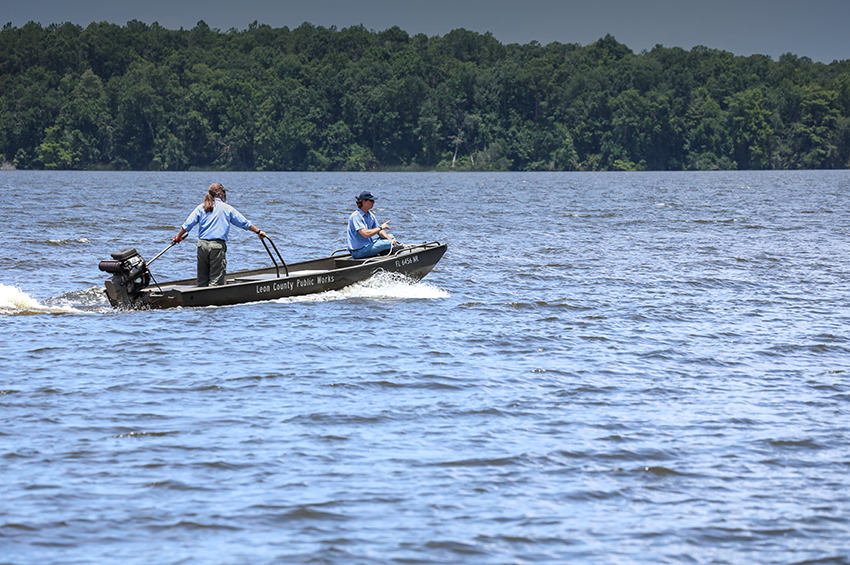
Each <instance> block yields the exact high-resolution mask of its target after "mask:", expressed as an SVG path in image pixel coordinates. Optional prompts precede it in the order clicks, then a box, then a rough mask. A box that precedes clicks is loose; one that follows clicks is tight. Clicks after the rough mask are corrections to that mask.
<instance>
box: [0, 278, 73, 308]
mask: <svg viewBox="0 0 850 565" xmlns="http://www.w3.org/2000/svg"><path fill="white" fill-rule="evenodd" d="M50 300H51V301H54V302H57V303H56V304H53V305H51V304H41V303H40V302H39V301H38V300H36V299H35V298H33V297H31V296H30V295H29V294H27V293H26V292H24V291H23V290H21V289H19V288H17V287H14V286H8V285H5V284H0V315H6V316H28V315H33V314H83V313H85V312H84V311H83V310H79V309H77V308H75V307H74V306H71V304H70V303H68V302H67V301H66V300H61V297H60V298H59V299H56V298H52V299H50Z"/></svg>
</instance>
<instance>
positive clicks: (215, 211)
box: [174, 182, 266, 286]
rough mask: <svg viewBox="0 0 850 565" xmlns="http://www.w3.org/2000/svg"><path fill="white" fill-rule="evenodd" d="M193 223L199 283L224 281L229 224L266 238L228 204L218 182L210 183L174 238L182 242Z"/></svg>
mask: <svg viewBox="0 0 850 565" xmlns="http://www.w3.org/2000/svg"><path fill="white" fill-rule="evenodd" d="M195 224H198V286H218V285H223V284H224V278H225V274H226V271H227V257H226V255H227V234H228V233H230V224H233V225H234V226H237V227H240V228H242V229H243V230H249V231H252V232H254V233H255V234H257V235H259V236H260V239H263V238H264V237H266V232H263V231H260V230H259V229H257V228H256V227H255V226H254V224H252V223H251V222H249V221H248V220H247V219H246V218H245V216H243V215H242V214H240V213H239V211H238V210H237V209H236V208H234V207H233V206H231V205H230V204H227V192H226V191H225V190H224V187H223V186H221V184H220V183H217V182H214V183H212V184H211V185H210V189H209V191H208V192H207V194H206V195H205V196H204V201H203V202H202V203H201V204H199V205H198V207H197V208H195V209H194V210H193V211H192V213H191V214H189V217H188V218H186V221H185V222H183V225H182V226H181V227H180V232H178V234H177V235H175V236H174V241H175V242H176V243H180V242H181V241H183V239H184V238H185V237H186V236H187V235H189V230H191V229H192V228H193V227H194V226H195Z"/></svg>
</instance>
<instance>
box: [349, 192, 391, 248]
mask: <svg viewBox="0 0 850 565" xmlns="http://www.w3.org/2000/svg"><path fill="white" fill-rule="evenodd" d="M355 199H356V200H357V210H355V211H354V212H352V213H351V216H349V218H348V251H349V252H350V253H351V256H352V257H354V258H355V259H365V258H366V257H374V256H375V255H378V254H380V253H383V252H385V251H389V250H390V249H391V248H392V247H393V246H394V245H401V244H400V243H399V242H397V241H396V240H395V239H393V236H392V234H389V233H387V231H386V230H387V228H388V227H389V222H384V223H383V224H380V225H379V224H378V220H377V219H376V218H375V215H374V214H373V213H372V212H371V210H372V206H374V205H375V196H373V195H372V193H371V192H369V191H363V192H361V193H360V195H359V196H357V197H355Z"/></svg>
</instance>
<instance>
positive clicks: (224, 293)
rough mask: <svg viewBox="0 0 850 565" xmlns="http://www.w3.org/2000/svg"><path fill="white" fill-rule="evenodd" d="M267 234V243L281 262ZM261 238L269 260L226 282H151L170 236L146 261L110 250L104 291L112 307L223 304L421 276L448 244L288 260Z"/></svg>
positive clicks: (131, 252) (342, 251)
mask: <svg viewBox="0 0 850 565" xmlns="http://www.w3.org/2000/svg"><path fill="white" fill-rule="evenodd" d="M266 240H268V241H269V242H270V243H271V244H272V247H273V248H274V250H275V252H276V253H277V256H278V259H279V260H280V264H278V260H277V259H275V257H274V255H273V254H272V253H271V250H269V247H268V245H267V244H266ZM262 242H263V245H264V246H265V247H266V251H268V253H269V257H271V259H272V263H273V265H272V266H268V267H263V268H259V269H249V270H243V271H236V272H233V273H228V274H227V275H226V277H225V284H223V285H220V286H207V287H199V286H197V282H198V281H197V279H182V280H176V281H169V282H162V283H160V282H156V280H155V278H154V277H153V276H152V274H151V271H150V264H151V263H153V262H154V261H155V260H156V259H157V258H159V257H160V256H161V255H162V254H163V253H165V251H167V250H168V249H169V248H170V247H171V246H173V245H174V244H175V242H172V244H171V245H169V247H166V248H165V249H163V250H162V251H161V252H160V253H159V254H158V255H156V256H155V257H154V258H153V259H151V260H150V261H148V262H146V261H145V260H144V258H143V257H142V256H141V255H140V254H139V253H138V252H137V251H136V249H135V248H127V249H122V250H121V251H117V252H115V253H111V256H112V259H111V260H106V261H101V262H100V263H99V265H98V267H99V269H100V270H101V271H104V272H106V273H109V274H110V275H112V276H111V277H110V278H108V279H106V281H105V283H104V284H105V287H106V296H107V298H108V299H109V303H110V304H111V305H112V306H113V307H114V308H122V309H136V310H147V309H164V308H177V307H192V306H228V305H233V304H244V303H247V302H259V301H265V300H275V299H278V298H287V297H292V296H302V295H306V294H314V293H318V292H326V291H329V290H339V289H342V288H345V287H347V286H350V285H352V284H354V283H357V282H360V281H364V280H366V279H368V278H370V277H372V276H373V275H375V274H376V273H381V272H386V273H399V274H402V275H404V276H406V277H408V278H410V279H412V280H415V281H416V280H420V279H422V278H423V277H424V276H425V275H427V274H428V273H429V272H430V271H431V269H433V268H434V266H435V265H436V264H437V262H438V261H439V260H440V259H441V258H442V257H443V255H444V254H445V252H446V249H447V248H448V246H447V244H445V243H440V242H439V241H431V242H424V243H419V244H413V245H398V246H394V247H393V248H392V249H391V250H389V251H388V252H387V254H386V255H380V256H376V257H368V258H366V259H355V258H354V257H352V256H351V254H350V253H349V252H348V250H347V249H339V250H337V251H334V252H333V253H331V255H329V256H327V257H321V258H319V259H312V260H307V261H301V262H298V263H291V264H289V265H287V264H286V263H285V262H284V261H283V258H282V257H281V255H280V252H279V251H278V250H277V247H276V246H275V245H274V242H272V241H271V239H270V238H268V237H266V238H265V239H263V240H262ZM281 268H282V269H283V271H281Z"/></svg>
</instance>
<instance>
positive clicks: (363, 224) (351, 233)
mask: <svg viewBox="0 0 850 565" xmlns="http://www.w3.org/2000/svg"><path fill="white" fill-rule="evenodd" d="M376 227H378V220H376V219H375V216H374V215H373V214H372V212H371V211H370V212H369V213H364V212H363V210H360V209H359V208H358V209H357V210H355V211H354V212H352V213H351V216H349V217H348V249H349V250H353V249H360V248H361V247H364V246H366V245H368V244H369V242H370V241H374V240H376V239H380V238H381V236H379V235H378V234H375V235H373V236H372V237H363V236H362V235H360V233H359V232H358V231H357V230H362V229H363V228H366V229H375V228H376Z"/></svg>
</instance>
